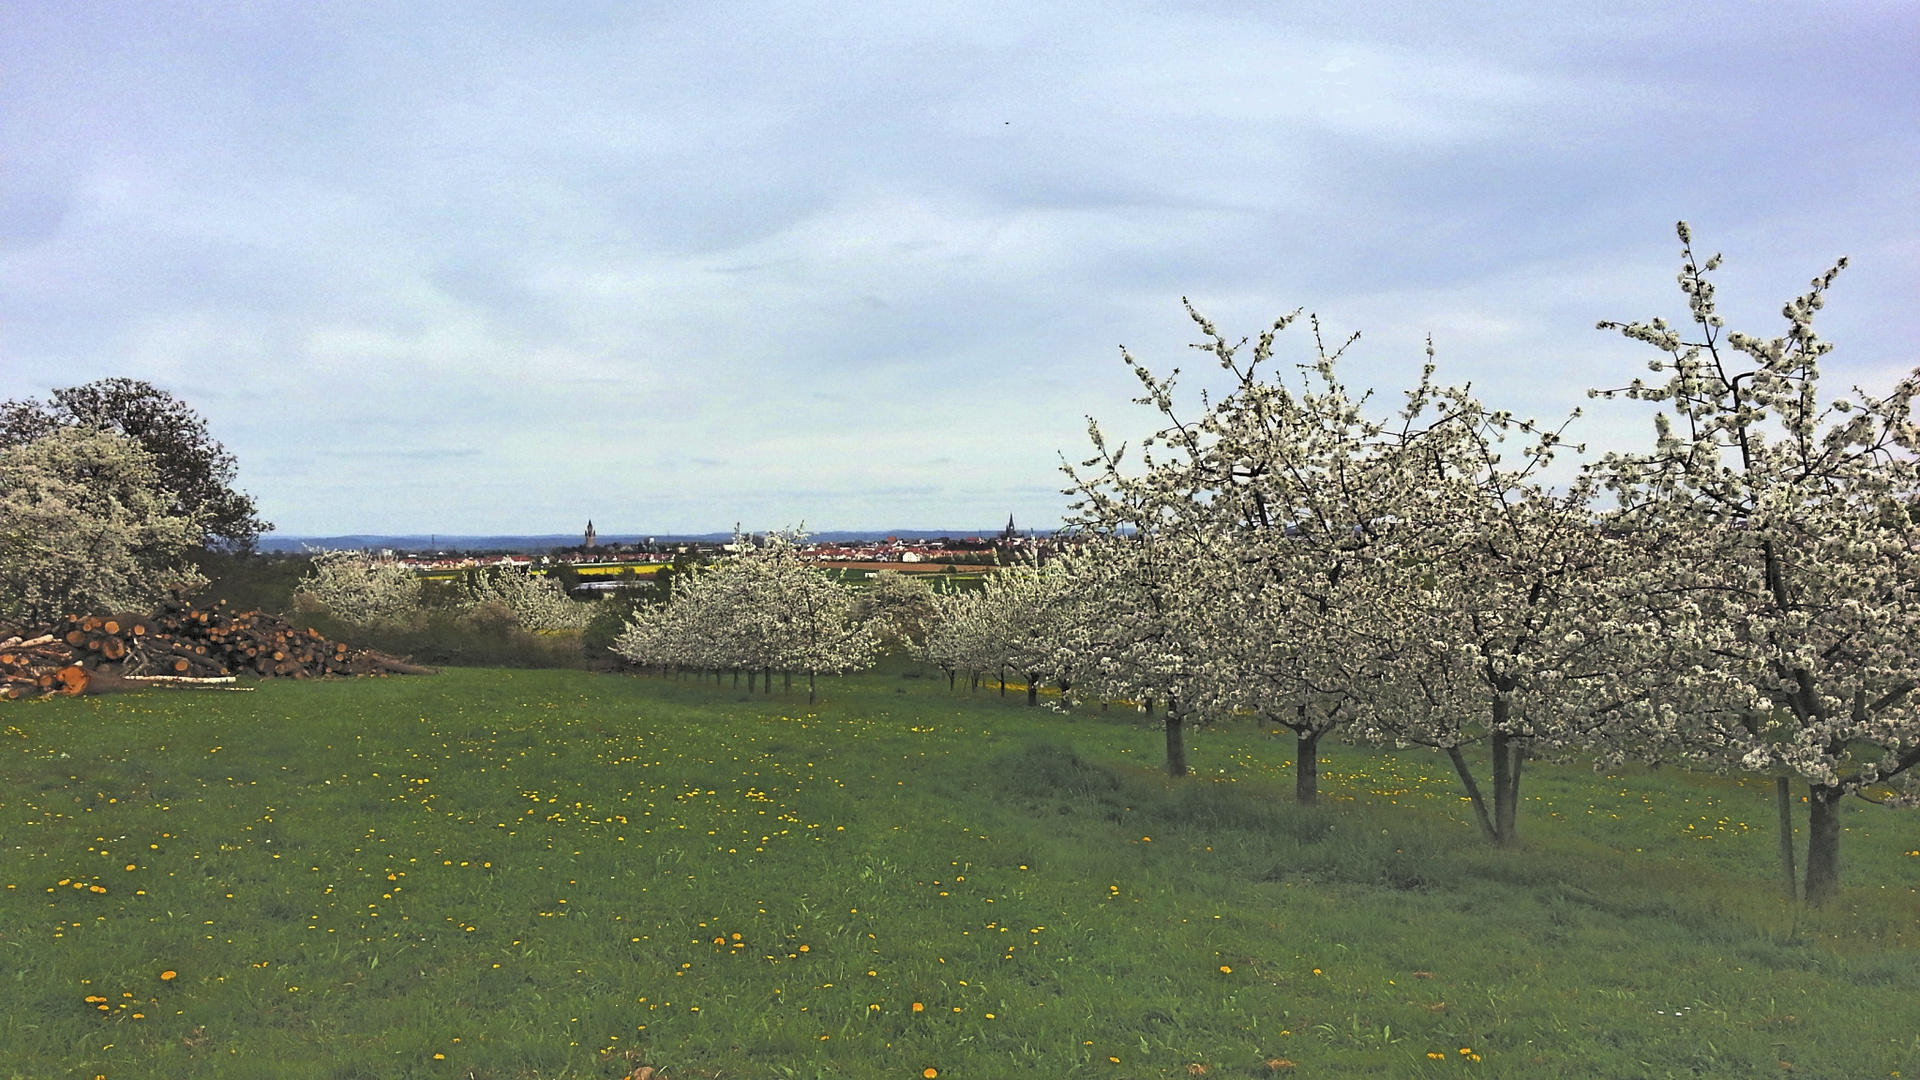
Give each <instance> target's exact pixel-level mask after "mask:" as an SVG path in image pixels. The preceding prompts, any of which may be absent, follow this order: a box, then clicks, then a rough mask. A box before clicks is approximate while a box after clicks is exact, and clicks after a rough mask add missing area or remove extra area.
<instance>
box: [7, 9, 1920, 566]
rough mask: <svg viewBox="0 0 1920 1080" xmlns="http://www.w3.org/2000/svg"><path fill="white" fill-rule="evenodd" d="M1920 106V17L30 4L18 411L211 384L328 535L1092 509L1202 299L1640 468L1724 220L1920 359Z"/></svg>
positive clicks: (281, 502)
mask: <svg viewBox="0 0 1920 1080" xmlns="http://www.w3.org/2000/svg"><path fill="white" fill-rule="evenodd" d="M1917 121H1920V5H1916V4H1915V3H1913V2H1911V0H1901V2H1887V3H1871V2H1852V3H1832V2H1825V3H1818V4H1813V3H1785V2H1768V3H1754V4H1726V3H1693V4H1685V5H1681V4H1674V3H1671V2H1668V0H1662V2H1657V3H1640V4H1634V3H1605V4H1590V5H1564V4H1562V5H1553V4H1543V3H1539V2H1530V3H1524V4H1510V5H1498V4H1460V3H1434V2H1431V0H1420V2H1417V3H1408V4H1403V5H1395V4H1390V3H1373V4H1353V3H1345V2H1342V3H1326V4H1312V3H1298V4H1276V3H1250V4H1233V3H1196V4H1184V5H1174V4H1128V3H1122V2H1115V0H1102V2H1100V3H1093V4H1081V5H1075V4H1071V3H1057V4H1033V3H1019V4H993V3H968V4H964V5H915V4H909V3H900V2H893V3H885V4H877V5H871V6H862V5H859V4H855V3H847V2H840V3H833V4H824V3H820V4H806V5H794V4H779V3H753V4H728V3H716V2H707V3H699V4H639V3H622V4H614V3H602V4H595V3H571V4H541V5H533V4H527V5H517V6H516V5H487V4H476V3H448V4H433V3H416V2H410V0H399V2H388V3H381V4H365V5H348V4H331V3H302V4H259V3H251V2H249V3H240V4H221V3H215V2H197V3H192V4H168V3H139V4H127V3H124V2H120V0H114V2H109V3H97V4H95V3H87V2H83V0H46V2H39V0H0V397H11V398H18V397H25V396H41V395H44V394H45V393H46V392H47V391H48V390H50V389H52V388H54V387H59V386H71V385H75V384H78V383H81V382H85V381H88V380H92V379H96V378H101V377H105V376H112V375H122V376H130V377H134V378H140V379H146V380H149V381H151V382H153V383H155V384H157V385H159V386H162V387H164V388H166V389H168V390H170V391H172V392H174V393H175V394H177V395H179V396H180V397H182V398H184V399H185V400H186V401H188V402H189V403H191V404H192V405H193V406H194V407H195V408H197V409H198V410H200V411H201V413H203V414H204V415H205V416H206V417H207V418H208V419H209V421H210V423H211V425H212V427H213V430H214V433H215V435H216V436H217V437H219V438H220V439H222V440H223V441H224V442H225V443H226V444H227V446H228V448H229V449H231V450H232V451H234V452H235V453H236V454H237V455H238V457H239V460H240V469H241V474H240V486H241V487H243V488H244V489H245V490H247V491H249V492H251V493H252V494H253V495H254V496H255V497H256V498H257V499H258V500H259V502H260V505H261V508H262V511H263V512H264V514H265V515H266V516H268V517H269V518H271V519H272V520H274V521H275V522H276V523H278V525H279V529H280V532H282V533H284V534H291V535H319V534H337V533H346V532H428V531H432V532H438V533H442V534H447V533H501V532H513V533H539V532H563V531H572V530H577V529H578V528H579V527H580V526H581V525H582V524H583V523H584V522H585V520H586V519H587V518H589V517H591V518H593V519H594V522H595V524H596V525H597V526H598V527H599V529H600V531H601V532H602V533H613V532H640V533H648V532H652V533H666V532H690V531H701V532H705V531H712V530H720V529H726V528H729V527H731V526H732V525H733V524H734V523H735V522H736V521H738V522H742V523H744V524H745V525H746V527H748V528H750V529H761V528H767V527H776V526H787V525H793V524H797V523H800V522H802V521H804V522H805V523H806V524H807V525H808V526H809V527H814V528H821V529H850V528H887V527H899V528H921V527H930V528H940V527H960V528H967V527H980V526H985V525H991V524H996V523H999V522H1002V521H1003V520H1004V518H1005V517H1006V515H1007V514H1008V513H1012V514H1013V515H1015V517H1016V518H1017V519H1018V520H1019V521H1020V523H1021V524H1022V525H1035V526H1047V525H1050V524H1054V523H1057V522H1058V520H1059V516H1060V514H1061V511H1062V509H1063V507H1064V505H1065V502H1066V499H1065V497H1064V496H1062V495H1060V494H1059V488H1060V487H1061V485H1062V478H1061V476H1060V473H1059V471H1058V467H1059V462H1060V456H1061V455H1062V454H1065V455H1066V456H1068V457H1070V458H1075V459H1077V458H1079V457H1080V456H1083V452H1084V451H1085V449H1086V445H1087V444H1086V438H1085V423H1086V420H1085V418H1086V417H1087V416H1088V415H1092V416H1094V417H1097V418H1099V419H1100V420H1101V422H1102V423H1103V425H1104V426H1107V427H1109V428H1111V429H1113V430H1114V431H1116V432H1119V433H1125V434H1133V433H1137V432H1139V431H1140V430H1142V429H1143V428H1144V427H1145V426H1146V425H1147V423H1148V421H1149V420H1150V417H1147V416H1145V415H1143V413H1142V410H1140V409H1139V408H1138V407H1137V406H1134V405H1131V404H1129V401H1128V399H1129V397H1130V395H1131V393H1132V392H1133V385H1134V384H1133V383H1132V380H1131V378H1130V376H1128V374H1127V372H1126V370H1125V368H1124V367H1123V366H1122V365H1121V363H1120V362H1119V347H1120V346H1121V345H1125V346H1126V347H1127V348H1129V349H1130V350H1131V351H1133V352H1134V354H1135V355H1136V356H1138V357H1139V358H1140V359H1142V360H1143V361H1145V362H1147V363H1148V364H1149V365H1151V366H1155V367H1158V368H1167V367H1172V366H1176V365H1180V366H1184V367H1186V368H1187V369H1188V370H1190V371H1193V372H1194V373H1195V375H1196V376H1201V375H1203V374H1204V372H1202V371H1201V370H1200V368H1201V366H1202V365H1198V364H1196V363H1195V361H1196V360H1199V359H1201V358H1200V357H1199V356H1198V355H1197V354H1193V353H1191V352H1190V351H1189V350H1187V349H1186V348H1185V345H1186V343H1187V342H1189V341H1192V340H1194V334H1193V333H1192V328H1191V326H1190V325H1189V324H1188V323H1187V321H1186V317H1185V315H1184V313H1183V312H1182V310H1181V307H1180V298H1181V297H1182V296H1183V295H1184V296H1189V297H1191V298H1192V299H1193V301H1194V303H1195V304H1196V305H1198V306H1199V307H1200V308H1201V309H1202V310H1203V311H1205V312H1206V313H1207V314H1209V315H1210V316H1212V317H1213V318H1214V319H1215V320H1216V322H1218V323H1219V324H1220V325H1221V326H1222V328H1223V329H1225V330H1229V331H1231V332H1233V333H1236V334H1237V333H1257V332H1258V331H1259V329H1260V328H1261V327H1263V326H1264V325H1266V324H1267V323H1268V322H1270V321H1271V320H1272V319H1273V318H1274V317H1275V316H1277V315H1280V314H1283V313H1285V312H1287V311H1290V310H1292V309H1294V308H1296V307H1302V306H1304V307H1305V308H1307V309H1308V310H1309V311H1314V312H1318V313H1319V314H1320V316H1321V317H1322V319H1323V321H1324V322H1325V323H1326V324H1327V326H1328V327H1329V328H1330V330H1331V331H1332V332H1334V333H1337V334H1344V333H1346V332H1349V331H1352V330H1362V331H1364V332H1365V337H1363V339H1362V340H1361V342H1360V343H1359V344H1358V345H1356V346H1355V348H1354V351H1353V352H1352V353H1351V354H1350V356H1351V359H1352V363H1351V365H1350V369H1349V371H1348V376H1349V380H1350V382H1351V383H1353V384H1355V385H1358V386H1375V387H1378V388H1379V389H1380V390H1382V391H1383V392H1386V391H1393V390H1397V389H1398V388H1399V387H1401V386H1403V385H1405V384H1406V383H1407V382H1408V381H1409V380H1410V379H1411V378H1412V377H1413V376H1414V375H1415V373H1416V372H1417V369H1418V365H1419V362H1420V358H1421V348H1422V341H1423V339H1424V337H1425V336H1426V335H1428V334H1432V335H1433V337H1434V340H1435V344H1436V347H1437V348H1438V351H1439V358H1440V362H1441V370H1442V375H1443V377H1446V378H1449V379H1451V380H1468V379H1470V380H1472V381H1473V382H1474V383H1475V385H1476V387H1477V388H1478V389H1479V390H1480V391H1481V393H1482V394H1483V396H1484V397H1486V398H1487V399H1489V400H1490V401H1491V402H1493V403H1497V404H1500V405H1503V406H1505V407H1508V408H1512V409H1514V410H1515V411H1517V412H1521V413H1527V414H1534V415H1540V416H1553V415H1558V414H1562V413H1564V412H1566V411H1568V410H1570V409H1572V408H1575V407H1578V406H1588V412H1587V417H1586V418H1585V419H1583V420H1582V421H1580V422H1579V423H1578V425H1577V426H1576V428H1575V431H1576V433H1577V436H1578V437H1584V438H1586V439H1587V440H1588V441H1589V442H1590V443H1591V444H1593V445H1594V446H1596V447H1600V446H1614V445H1625V444H1626V443H1628V442H1630V441H1632V440H1637V439H1639V438H1641V437H1642V436H1643V435H1644V434H1645V432H1644V430H1643V429H1644V428H1645V427H1646V424H1645V420H1644V417H1643V416H1641V415H1639V414H1637V413H1632V412H1630V411H1629V407H1628V406H1625V405H1614V406H1609V405H1608V404H1606V403H1604V402H1603V403H1589V402H1587V401H1586V400H1585V395H1584V391H1585V389H1586V388H1587V387H1589V386H1594V385H1618V384H1620V383H1623V382H1625V381H1627V380H1628V379H1630V378H1632V377H1633V375H1634V374H1636V373H1638V372H1640V371H1642V370H1644V368H1643V367H1642V365H1643V363H1644V360H1645V359H1646V356H1645V355H1644V354H1643V352H1642V351H1641V350H1642V349H1644V347H1642V346H1636V345H1634V344H1632V343H1630V342H1626V341H1624V340H1622V339H1620V338H1618V337H1617V336H1612V335H1608V334H1604V333H1601V332H1598V331H1596V330H1595V329H1594V323H1595V321H1596V320H1599V319H1603V318H1613V319H1630V318H1644V317H1648V316H1653V315H1660V314H1664V315H1668V316H1670V317H1671V316H1680V315H1684V313H1685V308H1684V306H1683V304H1682V303H1681V302H1680V297H1679V294H1678V292H1677V291H1676V290H1675V288H1674V284H1673V274H1674V271H1675V269H1676V267H1677V243H1676V241H1675V239H1674V236H1673V223H1674V222H1675V221H1676V220H1677V219H1681V218H1685V219H1687V220H1689V221H1691V222H1692V223H1693V225H1694V228H1695V231H1696V237H1697V239H1698V242H1699V244H1700V246H1701V247H1703V248H1705V249H1706V250H1707V251H1708V252H1711V251H1721V252H1724V253H1725V255H1726V257H1727V265H1726V268H1725V270H1724V272H1723V273H1722V275H1721V280H1722V286H1721V293H1720V295H1721V297H1722V300H1723V302H1724V307H1725V308H1726V310H1727V311H1728V312H1729V313H1730V314H1731V316H1732V317H1731V318H1730V319H1729V321H1730V323H1732V324H1733V325H1734V326H1736V327H1744V328H1746V329H1748V330H1749V331H1750V332H1755V333H1769V334H1770V333H1773V332H1776V331H1777V329H1778V327H1779V325H1780V320H1779V316H1778V309H1779V306H1780V303H1781V302H1782V301H1783V300H1785V299H1786V298H1788V297H1789V296H1791V295H1793V294H1794V293H1796V292H1798V291H1800V290H1802V289H1804V287H1805V286H1806V283H1807V280H1808V279H1809V278H1811V277H1812V276H1813V275H1815V274H1817V273H1819V272H1820V271H1821V270H1823V269H1824V268H1825V267H1826V266H1827V265H1828V264H1829V263H1830V262H1831V261H1832V260H1833V259H1834V258H1835V257H1837V256H1840V255H1843V254H1844V255H1848V256H1851V258H1852V267H1851V269H1849V270H1848V271H1847V272H1846V273H1845V274H1844V275H1843V276H1842V278H1841V280H1840V282H1839V284H1838V285H1837V286H1836V287H1835V290H1834V292H1833V294H1832V297H1831V300H1830V302H1829V305H1828V308H1827V311H1826V312H1825V314H1824V316H1823V323H1822V329H1823V333H1824V335H1825V336H1826V337H1828V338H1829V339H1831V340H1833V341H1835V342H1837V344H1838V348H1837V350H1836V352H1835V353H1834V355H1833V357H1832V358H1831V361H1830V362H1829V364H1828V365H1827V369H1826V370H1827V371H1828V372H1829V373H1830V375H1831V376H1832V379H1833V382H1834V384H1835V388H1836V389H1838V388H1839V387H1840V386H1842V385H1844V384H1851V383H1856V382H1857V383H1862V384H1865V385H1867V386H1869V387H1884V386H1886V385H1889V384H1890V383H1891V382H1892V380H1893V379H1894V378H1896V377H1897V375H1898V374H1900V373H1903V372H1905V371H1906V370H1908V369H1911V368H1913V367H1915V366H1916V365H1920V345H1916V342H1920V310H1917V305H1916V303H1915V301H1916V297H1920V123H1917ZM1283 340H1285V341H1287V344H1286V345H1284V346H1283V348H1285V349H1289V350H1291V351H1290V352H1288V353H1286V355H1288V356H1297V357H1304V356H1305V355H1306V351H1305V350H1306V349H1307V347H1308V345H1309V344H1310V342H1309V340H1308V339H1307V338H1306V337H1305V336H1304V335H1295V336H1294V337H1292V338H1290V339H1283ZM1204 381H1205V379H1204V378H1201V379H1199V381H1198V382H1196V384H1195V385H1199V384H1200V383H1202V382H1204ZM1596 406H1597V407H1596Z"/></svg>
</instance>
